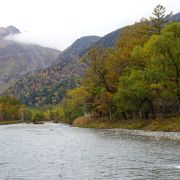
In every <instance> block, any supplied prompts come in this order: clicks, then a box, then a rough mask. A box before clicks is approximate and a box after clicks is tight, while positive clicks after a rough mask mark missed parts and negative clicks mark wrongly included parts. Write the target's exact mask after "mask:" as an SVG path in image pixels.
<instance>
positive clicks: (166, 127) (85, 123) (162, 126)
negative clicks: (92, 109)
mask: <svg viewBox="0 0 180 180" xmlns="http://www.w3.org/2000/svg"><path fill="white" fill-rule="evenodd" d="M73 125H74V126H77V127H83V128H98V129H110V128H122V129H142V130H151V131H167V132H170V131H175V132H177V131H180V117H176V118H168V119H151V120H143V119H138V120H119V121H108V120H104V119H90V118H86V117H79V118H77V119H76V120H75V121H74V122H73Z"/></svg>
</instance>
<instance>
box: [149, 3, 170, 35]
mask: <svg viewBox="0 0 180 180" xmlns="http://www.w3.org/2000/svg"><path fill="white" fill-rule="evenodd" d="M152 14H153V16H151V17H150V21H151V23H152V31H153V32H154V33H156V34H160V33H161V30H162V29H163V27H164V26H165V25H166V24H168V22H169V21H170V17H171V15H172V13H169V14H166V9H165V7H163V6H162V5H157V6H156V7H155V8H154V10H153V12H152Z"/></svg>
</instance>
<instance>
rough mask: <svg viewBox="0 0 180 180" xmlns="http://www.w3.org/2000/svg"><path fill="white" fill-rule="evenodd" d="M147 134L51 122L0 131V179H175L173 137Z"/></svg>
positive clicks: (178, 153)
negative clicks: (82, 127)
mask: <svg viewBox="0 0 180 180" xmlns="http://www.w3.org/2000/svg"><path fill="white" fill-rule="evenodd" d="M149 133H150V134H149V135H150V138H149V137H147V136H148V134H147V133H145V132H143V131H140V132H137V131H128V130H95V129H81V128H75V127H69V126H67V125H63V124H51V123H47V124H44V125H32V124H28V125H27V124H19V125H8V126H0V180H59V179H63V180H64V179H73V180H76V179H77V180H79V179H83V180H86V179H88V180H89V179H90V180H91V179H92V180H94V179H103V180H104V179H107V180H109V179H138V180H139V179H142V180H144V179H149V180H150V179H153V180H154V179H162V180H165V179H167V180H168V179H169V180H172V179H174V180H175V179H177V180H179V179H180V142H179V139H180V138H179V137H180V135H179V133H175V134H171V133H170V134H169V133H168V134H162V133H159V134H156V133H155V134H154V133H153V134H152V133H151V132H149ZM169 138H171V139H176V140H167V139H169Z"/></svg>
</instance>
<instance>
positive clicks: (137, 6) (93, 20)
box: [0, 0, 179, 50]
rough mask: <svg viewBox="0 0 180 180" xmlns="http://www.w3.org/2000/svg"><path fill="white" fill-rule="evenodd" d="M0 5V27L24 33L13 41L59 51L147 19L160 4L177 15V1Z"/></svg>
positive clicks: (15, 1) (55, 0)
mask: <svg viewBox="0 0 180 180" xmlns="http://www.w3.org/2000/svg"><path fill="white" fill-rule="evenodd" d="M0 3H1V9H0V26H8V25H14V26H16V27H17V28H19V29H20V30H21V31H22V32H23V33H22V35H18V36H17V37H15V40H18V41H23V42H26V41H27V42H29V41H30V42H32V43H40V44H42V45H44V46H50V47H56V48H59V49H61V50H62V49H64V48H65V47H67V46H68V45H70V44H71V43H72V42H73V41H74V40H75V39H77V38H79V37H81V36H85V35H99V36H103V35H105V34H106V33H109V32H111V31H113V30H115V29H117V28H120V27H122V26H124V25H127V24H131V23H134V22H135V21H138V20H139V19H140V18H141V17H143V16H144V17H149V16H150V14H151V12H152V9H153V8H154V6H155V5H156V4H159V3H160V4H162V5H164V6H165V7H166V8H167V11H173V12H174V13H176V12H178V11H179V8H178V5H179V0H136V1H133V0H6V1H4V0H0ZM26 31H28V32H29V33H25V32H26Z"/></svg>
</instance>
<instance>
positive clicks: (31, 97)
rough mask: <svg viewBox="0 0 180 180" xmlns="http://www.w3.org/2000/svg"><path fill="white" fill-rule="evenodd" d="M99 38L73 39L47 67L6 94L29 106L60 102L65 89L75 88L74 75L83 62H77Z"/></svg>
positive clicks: (78, 74) (82, 69)
mask: <svg viewBox="0 0 180 180" xmlns="http://www.w3.org/2000/svg"><path fill="white" fill-rule="evenodd" d="M99 39H100V37H98V36H86V37H82V38H80V39H77V40H76V41H75V42H74V43H73V44H72V45H71V46H70V47H68V48H67V49H65V50H64V51H63V52H62V53H60V54H59V56H58V57H57V59H56V60H55V61H54V63H53V64H52V65H51V66H50V67H49V68H47V69H45V70H37V71H34V72H33V73H29V74H27V75H26V76H24V77H23V78H22V79H21V80H20V81H18V82H17V83H16V84H15V85H14V86H12V88H10V89H9V90H8V93H10V94H11V93H12V94H13V95H15V96H17V97H18V98H20V99H21V100H22V102H24V103H25V104H27V105H29V106H33V105H43V104H54V103H58V102H60V101H61V100H62V99H63V97H64V94H65V91H66V90H67V89H70V88H73V87H75V85H76V83H77V82H76V81H77V78H78V76H80V75H82V73H83V72H84V69H85V68H84V67H83V64H80V63H79V59H80V57H81V56H83V55H84V54H85V53H86V52H87V50H88V49H89V48H90V47H91V45H92V44H94V43H96V42H97V41H99Z"/></svg>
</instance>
